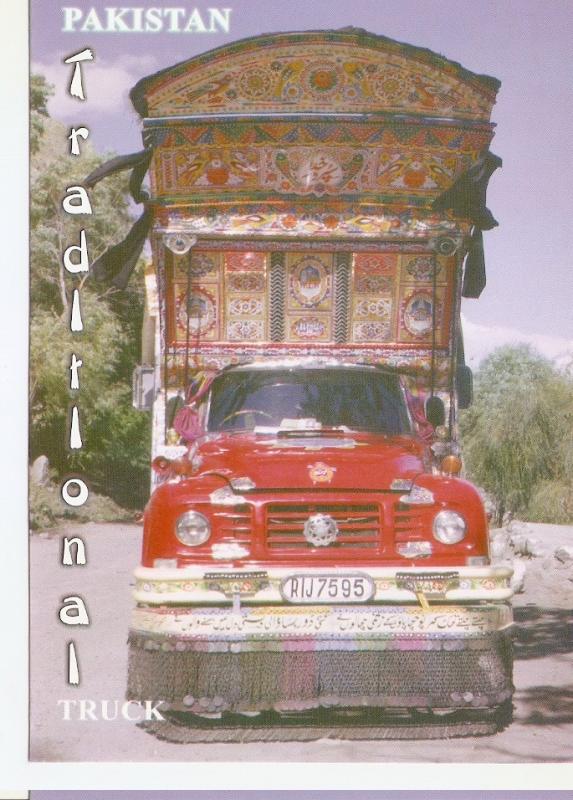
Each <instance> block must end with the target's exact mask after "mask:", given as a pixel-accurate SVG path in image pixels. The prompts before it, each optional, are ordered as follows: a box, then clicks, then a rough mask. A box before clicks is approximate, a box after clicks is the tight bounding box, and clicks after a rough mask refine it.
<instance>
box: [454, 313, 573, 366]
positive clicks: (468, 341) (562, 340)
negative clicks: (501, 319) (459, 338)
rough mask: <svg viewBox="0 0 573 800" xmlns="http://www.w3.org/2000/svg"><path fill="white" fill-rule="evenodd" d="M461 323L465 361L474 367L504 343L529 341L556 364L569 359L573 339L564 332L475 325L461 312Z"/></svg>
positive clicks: (572, 353)
mask: <svg viewBox="0 0 573 800" xmlns="http://www.w3.org/2000/svg"><path fill="white" fill-rule="evenodd" d="M462 327H463V331H464V349H465V353H466V362H467V363H468V364H469V365H470V366H471V367H473V368H476V367H477V366H478V364H479V363H480V361H482V360H483V359H484V358H485V357H486V356H488V355H489V354H490V353H491V352H492V351H493V350H495V349H496V348H497V347H501V346H503V345H506V344H510V345H512V344H529V345H531V346H532V347H533V348H535V350H537V351H538V352H539V353H541V354H542V355H544V356H546V357H547V358H550V359H551V360H552V361H554V362H555V363H556V364H557V365H559V366H562V365H565V364H567V363H569V362H571V360H572V359H573V339H567V338H566V337H564V336H549V335H546V334H536V333H525V332H524V331H520V330H518V329H517V328H506V327H503V326H501V325H492V326H489V325H479V324H477V323H475V322H470V320H469V319H467V317H466V316H465V315H464V314H462Z"/></svg>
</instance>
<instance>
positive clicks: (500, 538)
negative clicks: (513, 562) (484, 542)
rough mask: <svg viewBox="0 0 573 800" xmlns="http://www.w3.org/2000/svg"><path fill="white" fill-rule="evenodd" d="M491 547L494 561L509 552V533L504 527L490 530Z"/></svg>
mask: <svg viewBox="0 0 573 800" xmlns="http://www.w3.org/2000/svg"><path fill="white" fill-rule="evenodd" d="M489 549H490V553H491V557H492V560H493V561H501V560H502V559H504V558H506V557H507V556H508V554H509V552H508V551H509V534H508V533H507V531H505V530H504V529H503V528H498V529H497V530H494V531H491V532H490V543H489Z"/></svg>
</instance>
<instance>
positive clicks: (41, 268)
mask: <svg viewBox="0 0 573 800" xmlns="http://www.w3.org/2000/svg"><path fill="white" fill-rule="evenodd" d="M31 87H32V88H33V89H34V91H33V93H32V98H31V101H32V104H33V105H35V108H36V112H35V113H37V114H39V115H40V116H42V127H41V129H38V130H39V135H38V140H37V143H36V145H35V149H33V153H32V159H31V170H30V172H31V192H30V244H31V256H30V260H31V278H30V300H31V307H30V410H31V435H30V455H31V457H32V458H34V457H35V456H37V455H39V454H40V453H44V454H46V455H47V456H48V458H49V460H50V463H51V465H52V467H53V468H54V469H55V470H56V472H57V473H58V475H62V474H64V473H66V472H72V471H81V472H82V473H85V475H86V478H87V479H88V482H89V483H90V484H91V485H92V486H93V488H94V489H96V490H99V491H100V492H103V493H105V494H108V495H109V496H111V497H113V498H114V499H116V500H117V501H118V502H121V503H123V504H126V505H128V506H138V507H139V506H141V505H142V504H143V502H144V500H145V496H146V493H147V489H148V483H149V469H148V463H149V436H150V430H149V428H150V420H149V417H148V416H147V415H144V414H140V413H138V412H136V411H135V410H134V409H133V408H132V407H131V399H130V381H131V370H132V369H133V365H134V364H135V363H136V362H137V360H138V356H139V346H140V341H139V334H140V331H141V323H142V318H143V285H142V284H143V282H142V279H141V274H142V269H141V265H140V268H139V270H137V271H136V275H135V276H134V278H133V279H132V282H131V286H130V288H128V289H127V290H126V291H124V292H119V291H116V290H112V289H110V288H108V287H106V286H102V285H99V284H97V283H96V282H95V281H94V280H93V279H92V278H91V275H90V274H89V273H88V274H85V273H82V274H79V275H75V276H72V275H70V274H69V273H68V272H67V271H66V270H65V269H64V266H63V260H62V255H63V252H64V250H65V249H66V248H67V247H69V246H70V245H75V244H79V241H80V230H82V229H83V230H85V232H86V238H87V242H88V250H89V257H90V262H93V260H94V259H95V258H97V256H98V255H100V254H101V253H102V252H103V251H104V250H105V248H106V247H108V246H109V245H110V244H112V243H114V242H117V241H119V240H120V239H121V238H123V236H124V235H125V233H126V232H127V230H128V229H129V226H130V225H131V223H132V219H131V215H130V211H129V203H128V194H127V179H126V177H125V175H118V176H113V177H111V178H109V179H107V180H105V181H102V182H101V183H100V184H98V185H97V186H96V187H95V188H93V189H92V190H90V192H89V199H90V203H91V206H92V211H93V213H92V214H91V215H87V214H81V215H71V214H67V213H66V212H65V211H64V210H63V207H62V200H63V198H64V196H65V194H66V189H67V187H70V186H76V185H79V184H81V182H82V180H83V178H85V176H86V175H87V174H88V173H89V172H91V171H92V170H93V169H94V168H95V167H96V166H97V165H98V164H100V163H101V162H102V160H103V159H102V158H101V157H100V156H98V155H97V154H96V153H95V152H94V151H93V149H92V148H91V147H90V145H89V143H82V149H81V155H80V156H70V155H69V152H68V147H69V143H68V141H67V131H66V129H65V128H64V126H63V125H61V124H59V123H57V122H56V121H54V120H52V119H50V118H49V117H48V116H47V111H46V101H47V97H48V95H49V92H50V87H49V86H48V85H47V84H46V82H45V81H44V79H43V78H41V77H39V76H33V77H32V80H31ZM74 288H78V289H80V298H81V308H82V319H83V323H84V330H83V332H82V333H80V334H78V333H76V334H72V333H71V332H70V330H69V316H70V305H71V294H72V290H73V289H74ZM72 353H75V354H76V356H77V357H78V358H81V360H82V362H83V365H82V367H81V370H80V392H79V393H78V392H75V393H74V392H72V391H71V390H70V372H69V366H70V360H71V355H72ZM73 404H77V405H78V407H79V410H80V423H81V431H82V439H83V443H84V446H83V448H82V449H81V450H75V451H69V450H68V442H67V439H68V436H69V414H70V408H71V406H72V405H73ZM127 431H129V436H127V435H126V432H127ZM111 464H113V468H112V469H110V465H111Z"/></svg>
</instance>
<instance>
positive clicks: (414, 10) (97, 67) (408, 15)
mask: <svg viewBox="0 0 573 800" xmlns="http://www.w3.org/2000/svg"><path fill="white" fill-rule="evenodd" d="M106 5H107V4H106V2H105V0H91V1H89V0H88V2H85V0H61V1H60V0H57V2H56V0H32V3H31V23H32V24H31V61H32V65H33V68H34V69H37V70H39V71H42V72H43V73H44V74H45V75H46V76H47V77H48V78H49V79H50V80H51V81H52V82H54V83H55V84H56V85H57V87H58V92H57V94H56V96H55V97H54V98H53V100H52V101H51V105H50V111H51V113H52V115H53V116H55V117H57V118H59V119H62V120H63V121H65V122H69V123H71V122H74V123H75V124H77V123H78V122H82V123H84V124H87V125H88V127H89V128H90V134H91V139H92V141H93V143H94V145H95V146H96V148H97V149H98V150H100V151H104V150H115V151H117V152H119V153H127V152H132V151H134V150H137V149H139V148H140V146H141V139H140V131H139V120H138V117H137V115H136V114H135V112H134V111H133V110H132V109H131V105H130V103H129V100H128V98H127V93H128V91H129V89H130V88H131V86H133V84H134V83H136V81H137V80H138V79H139V78H141V77H142V76H144V75H148V74H150V73H152V72H155V71H156V70H158V69H160V68H162V67H165V66H169V65H170V64H174V63H176V62H178V61H181V60H184V59H185V58H189V57H191V56H193V55H195V54H197V53H200V52H204V51H205V50H209V49H211V48H213V47H217V46H219V45H221V44H224V43H226V42H230V41H234V40H236V39H240V38H243V37H245V36H250V35H255V34H258V33H266V32H270V31H279V30H306V29H316V28H340V27H344V26H346V25H354V26H356V27H362V28H366V29H367V30H370V31H372V32H374V33H379V34H383V35H385V36H390V37H392V38H395V39H398V40H400V41H406V42H409V43H411V44H415V45H419V46H423V47H428V48H430V49H431V50H434V51H436V52H439V53H441V54H443V55H445V56H446V57H448V58H450V59H453V60H455V61H460V62H461V63H462V64H463V65H464V66H465V67H467V68H468V69H471V70H473V71H474V72H479V73H486V74H489V75H493V76H495V77H497V78H499V79H500V80H501V81H502V86H501V90H500V93H499V96H498V102H497V104H496V106H495V108H494V112H493V119H494V121H495V122H496V123H497V132H496V135H495V138H494V141H493V144H492V150H493V152H495V153H496V154H498V155H500V156H501V157H502V158H503V162H504V165H503V168H502V170H499V171H498V172H496V173H495V174H494V176H493V178H492V181H491V185H490V191H489V196H488V205H489V207H490V208H491V210H492V211H493V214H494V216H495V217H496V218H497V219H498V221H499V223H500V227H499V228H496V229H495V230H493V231H489V232H488V233H487V234H486V237H485V247H486V260H487V270H488V285H487V287H486V289H485V291H484V293H483V294H482V297H481V298H480V299H479V300H468V301H464V304H463V308H462V311H463V314H464V319H465V325H466V340H467V350H468V355H469V359H470V363H472V364H473V365H474V366H475V365H476V364H477V362H478V361H479V360H480V358H481V357H482V356H483V355H485V354H486V353H487V352H489V351H490V350H491V349H492V348H493V347H494V346H497V345H498V344H501V343H504V342H511V341H529V342H530V343H531V344H533V345H534V346H536V347H538V348H539V349H540V350H541V351H542V352H543V353H545V354H546V355H548V356H550V357H552V358H558V359H560V360H561V361H564V360H565V357H566V354H567V353H568V352H571V353H573V315H572V313H571V305H572V304H573V263H572V258H571V254H570V250H571V248H570V236H571V233H572V232H573V231H572V227H573V226H572V223H571V220H572V219H573V192H572V191H571V184H572V178H573V169H572V163H573V159H572V156H571V152H572V149H571V140H572V138H573V116H572V114H571V76H572V74H573V73H572V67H573V58H572V57H571V45H570V42H571V41H573V3H571V2H569V0H567V2H565V1H564V0H498V1H497V2H496V1H494V0H479V2H475V1H474V0H352V1H351V2H350V1H349V2H341V1H340V0H338V2H336V1H335V0H328V1H327V0H315V2H313V3H311V2H308V0H290V2H286V1H284V0H264V2H263V0H228V2H225V3H222V4H221V5H218V4H216V3H215V2H211V3H208V2H201V0H198V2H196V3H194V4H193V5H191V4H189V3H172V2H170V3H163V4H161V5H160V4H159V3H158V2H157V0H138V3H137V4H134V5H136V6H137V7H143V8H148V7H158V6H160V7H162V8H165V7H185V8H186V9H187V10H189V9H191V8H193V7H196V8H198V9H199V11H200V13H201V14H202V15H203V16H204V17H205V18H207V9H208V8H209V7H218V8H220V7H230V8H231V9H232V12H231V15H230V19H231V24H230V32H229V33H228V34H225V33H204V34H185V33H168V32H162V33H155V34H153V33H121V34H118V33H93V32H92V33H80V32H77V33H70V32H62V27H63V14H62V11H61V7H62V6H69V7H75V8H78V9H80V10H81V11H82V13H83V14H84V15H85V14H86V13H87V11H88V10H89V9H90V8H95V9H96V12H99V14H100V16H102V17H103V16H104V14H103V13H102V9H104V8H105V7H106ZM87 46H89V47H92V48H93V50H94V52H95V55H96V61H95V62H94V63H93V64H91V65H90V68H89V73H86V75H87V78H86V80H87V87H88V91H89V96H88V102H86V103H83V104H82V105H81V107H79V106H78V102H77V101H73V100H71V99H70V98H67V97H66V94H65V86H66V81H67V80H68V79H69V67H65V66H64V65H63V64H62V59H63V58H64V57H65V56H67V55H69V54H70V53H72V52H76V51H77V50H79V49H81V48H84V47H87Z"/></svg>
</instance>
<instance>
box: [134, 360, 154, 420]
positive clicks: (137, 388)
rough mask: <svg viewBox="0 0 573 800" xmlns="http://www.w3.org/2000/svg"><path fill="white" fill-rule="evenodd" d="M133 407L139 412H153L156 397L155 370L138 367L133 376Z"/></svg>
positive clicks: (147, 367)
mask: <svg viewBox="0 0 573 800" xmlns="http://www.w3.org/2000/svg"><path fill="white" fill-rule="evenodd" d="M131 388H132V405H133V407H134V408H136V409H137V410H138V411H151V409H152V408H153V400H154V397H155V368H154V367H150V366H141V367H136V368H135V369H134V370H133V375H132V384H131Z"/></svg>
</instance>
